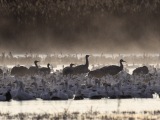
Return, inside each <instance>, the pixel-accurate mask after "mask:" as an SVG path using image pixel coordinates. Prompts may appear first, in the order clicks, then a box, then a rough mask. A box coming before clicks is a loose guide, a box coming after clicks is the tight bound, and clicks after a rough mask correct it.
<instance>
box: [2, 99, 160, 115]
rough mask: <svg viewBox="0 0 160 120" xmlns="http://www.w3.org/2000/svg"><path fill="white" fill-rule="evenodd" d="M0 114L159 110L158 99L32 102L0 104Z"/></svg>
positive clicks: (159, 103)
mask: <svg viewBox="0 0 160 120" xmlns="http://www.w3.org/2000/svg"><path fill="white" fill-rule="evenodd" d="M0 106H1V108H0V112H1V113H8V112H9V113H11V114H18V113H37V114H41V113H50V114H52V113H59V112H64V111H65V110H67V111H68V112H80V113H85V112H88V111H90V110H92V111H98V112H100V113H106V112H107V113H110V112H113V111H119V112H121V111H135V112H137V113H138V112H141V111H155V110H160V99H121V100H118V99H115V100H113V99H101V100H89V99H85V100H78V101H75V100H67V101H43V100H41V99H37V100H32V101H14V100H12V101H11V102H0Z"/></svg>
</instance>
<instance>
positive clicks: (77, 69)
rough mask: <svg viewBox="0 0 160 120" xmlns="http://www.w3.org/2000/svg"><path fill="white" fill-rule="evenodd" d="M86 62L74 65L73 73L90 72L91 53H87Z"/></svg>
mask: <svg viewBox="0 0 160 120" xmlns="http://www.w3.org/2000/svg"><path fill="white" fill-rule="evenodd" d="M85 58H86V63H85V64H84V65H78V66H76V67H73V73H74V74H82V73H88V72H89V71H90V70H89V69H88V67H89V61H88V58H89V55H86V57H85Z"/></svg>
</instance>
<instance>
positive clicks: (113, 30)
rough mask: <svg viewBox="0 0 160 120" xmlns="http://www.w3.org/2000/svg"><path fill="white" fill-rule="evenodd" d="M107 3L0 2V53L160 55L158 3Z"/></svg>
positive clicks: (38, 0)
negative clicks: (144, 53)
mask: <svg viewBox="0 0 160 120" xmlns="http://www.w3.org/2000/svg"><path fill="white" fill-rule="evenodd" d="M108 1H109V0H108ZM108 1H107V0H106V1H105V0H104V1H102V2H99V1H97V0H94V2H93V0H92V1H91V0H80V2H75V1H74V2H75V3H74V2H73V0H69V1H68V2H66V1H64V0H55V1H52V2H51V1H43V0H37V1H35V0H34V1H20V0H15V1H11V0H2V1H1V9H0V12H1V13H2V14H1V16H0V51H12V52H15V53H25V52H26V51H30V50H31V51H33V52H39V53H53V52H63V53H102V52H103V53H139V52H140V53H143V52H150V53H159V46H160V41H159V38H160V28H159V26H160V22H159V21H160V17H159V16H158V14H159V13H158V12H157V10H159V9H160V7H159V6H160V3H159V2H158V1H156V0H153V1H144V0H139V1H140V2H139V1H136V0H135V2H133V1H132V2H130V3H128V2H127V1H123V0H119V2H118V1H116V0H113V1H110V2H108ZM92 2H93V3H92ZM102 3H103V4H102ZM34 5H35V6H34ZM119 6H120V7H119Z"/></svg>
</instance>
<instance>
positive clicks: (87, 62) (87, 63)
mask: <svg viewBox="0 0 160 120" xmlns="http://www.w3.org/2000/svg"><path fill="white" fill-rule="evenodd" d="M85 65H86V66H87V67H88V66H89V61H88V57H86V64H85Z"/></svg>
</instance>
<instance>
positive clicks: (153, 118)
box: [0, 108, 160, 120]
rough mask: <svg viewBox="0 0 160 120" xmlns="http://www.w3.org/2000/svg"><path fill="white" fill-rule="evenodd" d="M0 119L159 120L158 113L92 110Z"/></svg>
mask: <svg viewBox="0 0 160 120" xmlns="http://www.w3.org/2000/svg"><path fill="white" fill-rule="evenodd" d="M0 119H3V120H5V119H7V120H8V119H12V120H26V119H27V120H68V119H70V120H79V119H80V120H159V119H160V111H142V112H140V113H136V112H135V111H122V112H117V111H113V112H112V113H107V112H106V113H100V112H98V111H93V110H92V108H91V109H90V110H89V111H88V112H85V113H80V112H68V111H66V110H64V112H61V113H56V114H49V113H43V114H36V113H18V114H11V113H0Z"/></svg>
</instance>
